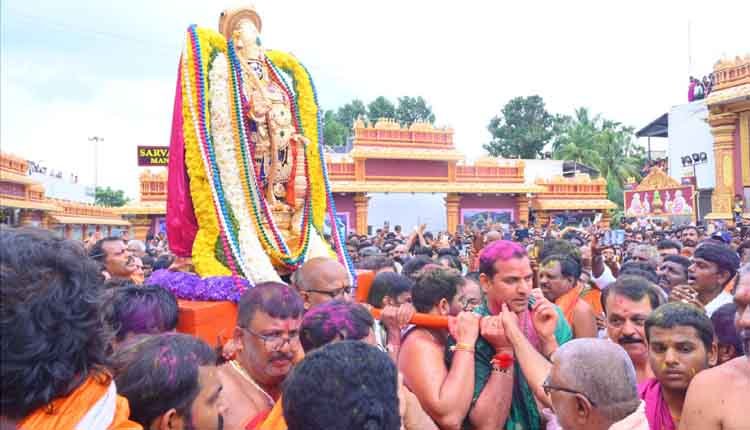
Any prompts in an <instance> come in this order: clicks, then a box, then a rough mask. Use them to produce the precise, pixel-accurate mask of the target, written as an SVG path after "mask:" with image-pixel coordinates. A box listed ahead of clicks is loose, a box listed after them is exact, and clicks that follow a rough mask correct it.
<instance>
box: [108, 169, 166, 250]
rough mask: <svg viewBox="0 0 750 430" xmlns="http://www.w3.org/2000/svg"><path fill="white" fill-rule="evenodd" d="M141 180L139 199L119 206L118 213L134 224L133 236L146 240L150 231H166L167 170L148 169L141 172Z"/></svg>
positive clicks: (153, 232)
mask: <svg viewBox="0 0 750 430" xmlns="http://www.w3.org/2000/svg"><path fill="white" fill-rule="evenodd" d="M139 182H140V187H139V190H140V195H139V198H138V201H135V202H131V203H128V204H127V205H125V206H122V207H119V208H117V213H119V214H120V215H122V216H123V217H125V219H127V220H128V221H129V222H130V224H131V225H132V226H133V229H132V230H133V238H134V239H139V240H144V239H146V237H147V236H148V234H149V233H151V234H158V233H160V232H166V227H165V224H164V223H165V216H166V213H167V171H166V170H165V169H160V170H157V171H151V170H148V169H146V170H144V171H143V172H141V174H140V177H139Z"/></svg>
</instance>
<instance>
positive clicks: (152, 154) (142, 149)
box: [138, 146, 169, 167]
mask: <svg viewBox="0 0 750 430" xmlns="http://www.w3.org/2000/svg"><path fill="white" fill-rule="evenodd" d="M168 162H169V147H168V146H138V166H140V167H152V166H166V165H167V163H168Z"/></svg>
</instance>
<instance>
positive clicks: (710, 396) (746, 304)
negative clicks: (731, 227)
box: [680, 264, 750, 430]
mask: <svg viewBox="0 0 750 430" xmlns="http://www.w3.org/2000/svg"><path fill="white" fill-rule="evenodd" d="M734 303H735V305H737V314H736V315H735V325H736V326H737V332H738V333H739V335H740V340H741V342H742V347H743V349H744V351H745V355H743V356H740V357H737V358H735V359H733V360H730V361H728V362H726V363H724V364H722V365H721V366H718V367H714V368H713V369H708V370H706V371H704V372H701V373H700V374H699V375H698V376H696V377H695V378H694V379H693V381H692V382H691V383H690V388H689V389H688V392H687V397H686V398H685V406H684V408H683V414H682V420H681V421H680V430H729V429H747V428H750V414H749V413H748V411H747V390H748V387H750V265H747V264H746V265H744V266H742V268H741V269H740V272H739V282H738V284H737V291H736V293H735V296H734ZM718 399H721V401H718Z"/></svg>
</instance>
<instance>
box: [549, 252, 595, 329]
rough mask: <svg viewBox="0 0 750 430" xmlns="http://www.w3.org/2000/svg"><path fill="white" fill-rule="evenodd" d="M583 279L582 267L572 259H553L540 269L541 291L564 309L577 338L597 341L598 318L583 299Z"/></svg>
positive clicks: (558, 256)
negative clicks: (580, 280)
mask: <svg viewBox="0 0 750 430" xmlns="http://www.w3.org/2000/svg"><path fill="white" fill-rule="evenodd" d="M580 277H581V266H580V265H579V264H578V262H576V261H575V260H574V259H573V258H572V257H568V256H565V255H552V256H549V257H547V258H545V259H544V260H542V264H541V265H540V271H539V288H540V289H541V290H542V293H544V297H546V298H547V300H549V301H551V302H553V303H554V304H556V305H557V306H559V307H560V309H561V310H562V312H563V315H565V320H566V321H567V322H568V324H569V325H570V326H571V329H572V330H573V337H576V338H579V337H596V336H597V330H596V317H595V316H594V312H593V310H592V309H591V306H589V304H588V303H586V302H585V301H584V300H582V299H581V297H580V296H581V291H582V290H583V285H580V284H579V281H578V280H579V278H580Z"/></svg>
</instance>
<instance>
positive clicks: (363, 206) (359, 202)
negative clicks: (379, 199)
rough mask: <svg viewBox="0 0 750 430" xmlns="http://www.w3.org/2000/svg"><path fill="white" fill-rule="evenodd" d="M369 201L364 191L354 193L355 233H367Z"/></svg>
mask: <svg viewBox="0 0 750 430" xmlns="http://www.w3.org/2000/svg"><path fill="white" fill-rule="evenodd" d="M369 203H370V197H368V196H367V194H365V193H356V194H355V195H354V210H355V217H354V218H355V224H356V226H355V230H356V232H357V234H359V235H363V234H367V225H368V224H367V206H368V205H369Z"/></svg>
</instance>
